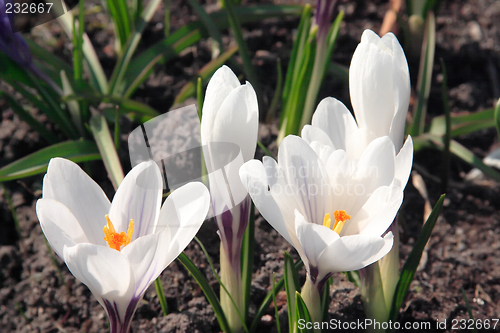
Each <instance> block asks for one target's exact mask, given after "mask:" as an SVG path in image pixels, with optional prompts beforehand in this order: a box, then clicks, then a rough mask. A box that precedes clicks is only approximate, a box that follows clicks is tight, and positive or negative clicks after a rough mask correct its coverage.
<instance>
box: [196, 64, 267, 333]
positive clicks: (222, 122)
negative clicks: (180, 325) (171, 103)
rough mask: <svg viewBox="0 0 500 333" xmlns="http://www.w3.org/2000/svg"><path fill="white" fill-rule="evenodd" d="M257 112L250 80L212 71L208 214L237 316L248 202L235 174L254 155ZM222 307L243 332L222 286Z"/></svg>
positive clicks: (205, 136) (205, 123)
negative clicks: (212, 219) (215, 228)
mask: <svg viewBox="0 0 500 333" xmlns="http://www.w3.org/2000/svg"><path fill="white" fill-rule="evenodd" d="M258 110H259V109H258V103H257V95H256V94H255V91H254V89H253V87H252V85H251V84H250V83H249V82H246V84H240V82H239V80H238V78H237V77H236V75H235V74H234V73H233V72H232V71H231V69H229V67H227V66H222V67H221V68H219V69H218V70H217V71H216V72H215V73H214V75H213V76H212V78H211V79H210V82H209V83H208V86H207V90H206V94H205V101H204V103H203V113H202V119H201V141H202V144H203V147H204V158H205V163H206V166H207V173H208V179H209V184H210V193H211V195H212V213H213V215H214V216H215V220H216V222H217V226H218V228H219V236H220V239H221V255H220V262H221V273H220V274H221V280H222V282H223V283H224V285H225V286H226V288H227V290H228V291H229V293H230V294H231V297H232V299H233V301H234V303H235V304H236V306H237V307H238V309H239V312H240V313H245V300H244V299H243V289H242V284H241V248H242V241H243V235H244V233H245V230H246V228H247V225H248V220H249V213H250V203H251V202H250V198H249V196H248V193H247V191H246V189H245V188H244V186H243V184H242V183H241V180H240V177H239V174H238V171H239V169H240V167H241V165H243V163H244V162H246V161H248V160H250V159H251V158H253V157H254V155H255V148H256V145H257V132H258V126H259V112H258ZM227 144H229V146H227ZM221 305H222V308H223V310H224V312H225V314H226V317H227V319H228V323H229V326H230V327H231V331H232V332H235V333H236V332H239V331H241V329H242V322H241V319H240V317H239V315H238V312H237V311H236V309H235V307H234V305H233V302H232V301H231V299H230V298H229V297H228V295H227V293H226V292H225V291H224V290H223V289H222V288H221Z"/></svg>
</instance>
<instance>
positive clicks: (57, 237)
mask: <svg viewBox="0 0 500 333" xmlns="http://www.w3.org/2000/svg"><path fill="white" fill-rule="evenodd" d="M36 215H37V216H38V219H39V220H40V226H41V227H42V231H43V233H44V235H45V237H47V240H48V241H49V244H50V246H52V248H53V249H54V251H55V252H56V253H57V255H58V256H59V257H61V258H63V248H64V246H74V245H76V244H78V243H88V242H89V241H88V239H87V237H86V236H85V232H84V231H83V229H82V227H81V226H80V224H79V223H78V221H77V220H76V218H75V216H74V215H73V214H72V213H71V211H70V210H69V209H68V207H66V206H64V205H63V204H62V203H60V202H59V201H55V200H53V199H40V200H38V201H37V202H36ZM103 235H104V234H103Z"/></svg>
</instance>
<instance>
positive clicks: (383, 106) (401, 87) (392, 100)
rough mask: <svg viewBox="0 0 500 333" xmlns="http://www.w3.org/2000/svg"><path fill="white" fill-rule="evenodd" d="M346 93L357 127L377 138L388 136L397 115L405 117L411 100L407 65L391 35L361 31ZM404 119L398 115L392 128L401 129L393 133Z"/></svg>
mask: <svg viewBox="0 0 500 333" xmlns="http://www.w3.org/2000/svg"><path fill="white" fill-rule="evenodd" d="M349 90H350V94H351V102H352V106H353V108H354V113H355V115H356V120H357V122H358V126H359V128H366V129H369V130H370V131H372V132H374V133H375V134H376V136H377V137H379V136H383V135H388V134H389V133H390V131H391V125H392V122H393V118H394V116H395V115H396V113H398V112H403V113H405V115H406V112H407V110H408V104H409V97H410V80H409V72H408V64H407V62H406V58H405V57H404V53H403V51H402V49H401V45H400V44H399V42H398V41H397V39H396V37H395V36H394V35H393V34H391V33H389V34H387V35H385V36H384V37H383V38H382V39H381V38H379V37H378V36H377V35H376V34H375V33H374V32H373V31H371V30H365V31H364V33H363V35H362V37H361V42H360V44H359V45H358V47H357V48H356V51H355V52H354V55H353V57H352V61H351V66H350V69H349ZM404 118H405V117H403V116H402V115H401V116H398V119H397V124H394V126H398V127H399V126H402V127H399V129H396V128H393V129H392V130H393V131H398V130H399V131H402V128H404V122H403V123H402V121H403V120H404ZM401 123H402V124H401ZM399 144H400V143H399Z"/></svg>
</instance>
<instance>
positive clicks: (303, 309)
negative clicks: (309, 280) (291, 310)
mask: <svg viewBox="0 0 500 333" xmlns="http://www.w3.org/2000/svg"><path fill="white" fill-rule="evenodd" d="M295 318H297V323H298V322H299V320H302V322H304V323H310V322H311V315H310V314H309V310H308V309H307V306H306V303H305V302H304V300H303V299H302V296H300V294H299V292H297V291H296V292H295ZM297 332H299V333H306V332H307V333H309V332H312V330H310V329H307V326H306V327H304V328H303V329H301V328H300V325H297Z"/></svg>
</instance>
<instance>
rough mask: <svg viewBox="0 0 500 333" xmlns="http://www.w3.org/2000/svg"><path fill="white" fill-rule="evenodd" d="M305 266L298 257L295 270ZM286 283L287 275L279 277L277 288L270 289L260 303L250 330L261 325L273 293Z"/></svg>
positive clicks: (254, 329) (252, 330)
mask: <svg viewBox="0 0 500 333" xmlns="http://www.w3.org/2000/svg"><path fill="white" fill-rule="evenodd" d="M302 266H304V263H303V262H302V260H300V259H298V260H297V261H296V262H295V270H297V271H298V270H299V269H301V268H302ZM284 285H285V277H284V276H283V277H282V278H281V279H279V281H278V283H276V285H275V288H274V289H273V290H271V291H269V292H268V293H267V295H266V297H265V298H264V300H263V301H262V303H261V304H260V306H259V308H258V309H257V311H256V313H255V317H254V319H253V321H252V324H251V325H250V330H249V331H250V332H252V333H254V332H256V330H257V327H258V326H259V322H260V319H261V318H262V316H263V315H264V314H265V313H266V311H267V309H268V308H269V305H271V302H272V301H273V293H277V292H278V291H279V290H281V289H282V288H283V286H284Z"/></svg>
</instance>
